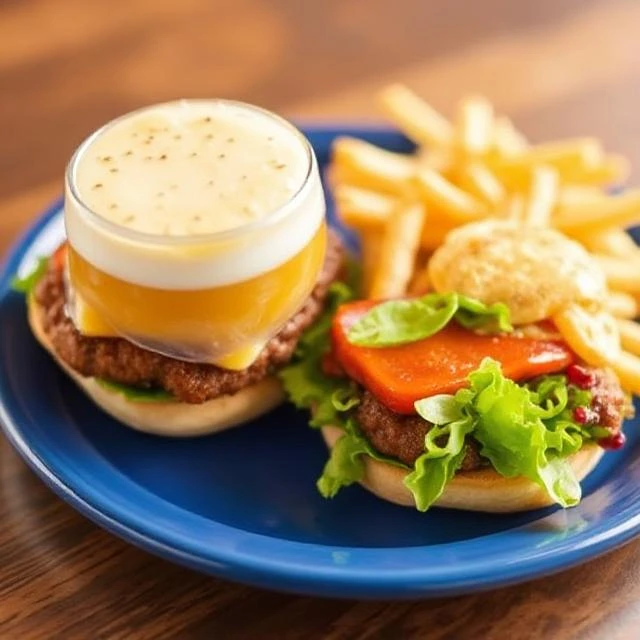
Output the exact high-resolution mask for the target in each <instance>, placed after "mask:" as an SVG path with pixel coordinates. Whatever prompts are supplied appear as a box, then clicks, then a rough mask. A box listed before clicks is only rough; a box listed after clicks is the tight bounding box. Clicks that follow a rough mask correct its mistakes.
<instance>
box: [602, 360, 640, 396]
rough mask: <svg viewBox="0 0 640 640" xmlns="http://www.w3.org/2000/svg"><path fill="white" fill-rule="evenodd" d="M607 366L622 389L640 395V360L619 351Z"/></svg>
mask: <svg viewBox="0 0 640 640" xmlns="http://www.w3.org/2000/svg"><path fill="white" fill-rule="evenodd" d="M609 365H610V366H611V368H612V369H613V370H614V371H615V372H616V375H617V376H618V379H619V380H620V384H621V385H622V388H623V389H625V390H626V391H629V392H630V393H635V394H640V358H638V357H637V356H636V355H634V354H632V353H629V352H627V351H621V352H620V353H619V354H618V356H617V357H616V358H615V360H612V361H611V362H610V363H609Z"/></svg>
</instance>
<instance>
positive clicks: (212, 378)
mask: <svg viewBox="0 0 640 640" xmlns="http://www.w3.org/2000/svg"><path fill="white" fill-rule="evenodd" d="M55 262H56V261H50V265H49V268H48V270H47V272H46V273H45V275H44V276H43V277H42V279H41V280H40V282H39V283H38V284H37V286H36V289H35V300H36V302H37V303H38V305H39V306H40V308H41V310H42V312H43V313H42V316H43V317H42V324H43V329H44V332H45V333H46V335H47V337H48V339H49V340H50V341H51V344H52V346H53V348H54V349H55V352H56V353H57V354H58V356H59V357H60V358H61V359H62V360H63V361H64V362H65V363H66V364H68V365H69V366H70V367H71V368H72V369H74V370H75V371H77V372H78V373H80V374H82V375H83V376H87V377H97V378H103V379H105V380H111V381H113V382H118V383H121V384H127V385H131V386H134V387H141V388H161V389H165V390H166V391H168V392H169V393H171V394H172V395H174V396H175V397H176V398H177V399H178V400H180V401H182V402H187V403H191V404H199V403H202V402H206V401H207V400H213V399H214V398H218V397H220V396H222V395H231V394H234V393H236V392H238V391H240V390H241V389H244V388H245V387H247V386H249V385H252V384H256V383H257V382H259V381H260V380H262V379H264V378H266V377H267V376H269V375H271V374H272V373H273V372H274V371H275V370H276V369H277V368H278V367H280V366H283V365H285V364H286V363H287V362H289V360H290V359H291V356H292V355H293V352H294V351H295V348H296V345H297V343H298V339H299V338H300V335H301V334H302V333H303V331H304V330H305V329H306V328H307V327H308V326H309V325H311V324H312V323H313V322H314V320H315V319H316V318H317V317H318V316H319V315H320V313H321V312H322V309H323V307H324V301H325V299H326V297H327V292H328V289H329V286H330V285H331V283H332V282H334V281H335V280H336V279H337V278H338V276H339V274H340V271H341V269H342V266H343V262H344V251H343V247H342V243H341V242H340V239H339V237H338V235H337V234H336V233H334V232H332V231H330V232H329V237H328V243H327V254H326V257H325V261H324V265H323V268H322V272H321V273H320V276H319V277H318V281H317V283H316V286H315V287H314V289H313V291H312V292H311V294H310V296H309V297H308V298H307V300H306V302H305V303H304V305H303V306H302V308H301V309H300V310H299V311H298V312H297V313H296V314H295V315H294V316H292V317H291V319H290V320H289V321H288V322H287V323H286V324H285V325H284V327H282V329H281V330H280V331H279V333H278V334H277V335H276V336H274V337H273V338H272V339H271V340H270V341H269V342H268V343H267V344H266V346H265V347H264V349H263V350H262V352H261V353H260V355H259V356H258V358H257V359H256V361H255V362H254V363H253V364H252V365H251V366H250V367H248V368H247V369H243V370H241V371H230V370H228V369H222V368H220V367H217V366H215V365H212V364H199V363H193V362H183V361H181V360H176V359H174V358H169V357H167V356H163V355H160V354H158V353H154V352H152V351H147V350H145V349H142V348H141V347H138V346H136V345H134V344H132V343H131V342H128V341H127V340H124V339H123V338H95V337H88V336H83V335H82V334H81V333H80V332H79V331H78V330H77V329H76V328H75V326H74V324H73V322H72V321H71V319H70V318H69V317H68V316H67V314H66V312H65V287H64V281H63V272H62V270H61V269H60V268H58V267H57V266H56V264H55Z"/></svg>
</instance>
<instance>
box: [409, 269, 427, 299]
mask: <svg viewBox="0 0 640 640" xmlns="http://www.w3.org/2000/svg"><path fill="white" fill-rule="evenodd" d="M429 288H430V284H429V269H427V265H423V266H422V268H421V269H419V270H418V271H416V272H415V273H414V274H413V279H412V280H411V284H410V285H409V293H410V294H411V295H413V296H422V295H424V294H425V293H427V291H429Z"/></svg>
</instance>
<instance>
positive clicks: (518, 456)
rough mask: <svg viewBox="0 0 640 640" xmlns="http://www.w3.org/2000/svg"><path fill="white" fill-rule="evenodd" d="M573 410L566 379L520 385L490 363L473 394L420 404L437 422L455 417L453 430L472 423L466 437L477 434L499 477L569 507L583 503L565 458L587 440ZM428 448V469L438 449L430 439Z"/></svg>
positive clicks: (474, 380)
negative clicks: (518, 479) (525, 482)
mask: <svg viewBox="0 0 640 640" xmlns="http://www.w3.org/2000/svg"><path fill="white" fill-rule="evenodd" d="M580 400H582V401H584V400H586V398H584V397H582V398H580ZM568 405H569V390H568V388H567V383H566V378H565V377H564V376H545V377H544V378H542V379H541V380H539V381H538V382H536V383H534V384H533V385H518V384H517V383H515V382H513V380H509V379H508V378H505V377H504V375H503V374H502V370H501V368H500V365H499V363H497V362H495V361H494V360H491V359H489V358H487V359H485V360H484V361H483V362H482V364H481V366H480V367H479V368H478V369H477V370H476V371H475V372H473V373H472V374H470V375H469V389H464V390H461V391H458V392H457V393H456V394H455V395H453V396H448V397H447V396H445V397H442V396H440V397H439V399H438V400H437V402H436V401H433V400H431V399H426V400H421V401H418V402H417V403H416V411H417V412H418V413H419V414H420V415H422V416H423V417H426V416H428V417H429V418H432V419H433V418H438V417H440V416H442V417H444V418H445V419H446V418H448V417H454V418H455V419H456V421H454V422H451V423H449V426H452V425H457V424H459V423H460V422H463V423H464V424H465V427H466V425H467V424H468V423H466V422H465V421H466V420H468V421H470V422H471V428H470V429H468V430H465V433H466V434H472V437H473V438H474V439H475V440H476V441H477V442H478V443H479V444H480V447H481V448H480V454H481V455H482V456H484V457H485V458H487V459H488V460H489V461H490V462H491V464H492V466H493V467H494V469H495V470H496V471H497V472H498V473H500V474H501V475H502V476H505V477H507V478H511V477H515V476H524V477H526V478H529V479H530V480H532V481H533V482H535V483H537V484H538V485H539V486H541V487H543V488H544V489H545V491H546V492H547V493H548V494H549V496H550V497H551V498H552V499H553V500H554V501H555V502H557V503H558V504H560V505H562V506H564V507H568V506H572V505H574V504H577V502H578V501H579V500H580V484H579V483H578V481H577V479H576V477H575V475H574V473H573V470H572V469H571V466H570V465H569V463H568V462H567V461H566V460H565V459H564V458H565V457H566V456H567V455H569V454H571V453H573V452H575V451H577V450H578V449H579V448H580V447H581V446H582V444H583V440H584V429H583V428H582V427H581V426H580V425H577V424H574V423H573V421H572V420H571V419H570V416H571V410H570V408H569V406H568ZM459 416H463V417H459ZM429 435H430V434H429ZM434 437H435V436H434ZM425 444H426V449H427V453H426V454H425V455H426V456H427V457H426V459H425V461H424V465H425V466H426V465H427V464H428V460H429V454H432V451H435V449H434V448H433V447H432V445H430V444H429V437H427V442H426V443H425ZM432 455H433V454H432ZM423 458H425V456H423ZM441 475H442V473H441ZM438 481H439V482H441V479H440V478H438ZM435 493H436V490H435V489H434V491H433V494H435ZM436 497H437V496H436Z"/></svg>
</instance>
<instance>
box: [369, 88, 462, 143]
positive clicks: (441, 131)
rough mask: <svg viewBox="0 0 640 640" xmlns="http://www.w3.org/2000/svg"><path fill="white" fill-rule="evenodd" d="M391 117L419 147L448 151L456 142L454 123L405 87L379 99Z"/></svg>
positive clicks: (385, 111)
mask: <svg viewBox="0 0 640 640" xmlns="http://www.w3.org/2000/svg"><path fill="white" fill-rule="evenodd" d="M378 100H379V103H380V106H381V108H382V110H383V111H384V113H385V114H386V115H387V117H388V118H389V119H390V120H391V121H392V122H394V123H395V124H396V125H397V126H398V128H399V129H400V130H401V131H402V132H403V133H404V134H405V135H406V136H407V137H408V138H410V139H411V140H413V141H414V142H415V143H416V144H418V145H434V146H440V147H447V146H450V145H451V142H452V140H453V127H452V126H451V123H450V122H449V121H448V120H447V119H446V118H445V117H444V116H442V115H441V114H440V113H438V112H437V111H436V110H435V109H434V108H433V107H432V106H431V105H429V104H428V103H427V102H425V101H424V100H423V99H422V98H420V97H419V96H417V95H416V94H415V93H414V92H413V91H411V90H410V89H408V88H407V87H405V86H404V85H401V84H393V85H391V86H389V87H387V88H386V89H384V90H383V91H381V92H380V94H379V96H378Z"/></svg>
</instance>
